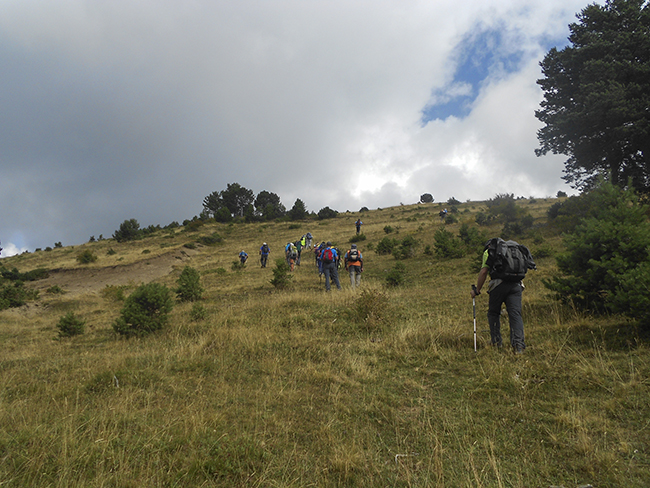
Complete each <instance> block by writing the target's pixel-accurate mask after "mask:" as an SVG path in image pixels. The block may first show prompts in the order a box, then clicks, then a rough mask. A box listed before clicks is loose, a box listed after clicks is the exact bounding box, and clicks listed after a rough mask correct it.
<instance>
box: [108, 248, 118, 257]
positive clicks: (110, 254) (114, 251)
mask: <svg viewBox="0 0 650 488" xmlns="http://www.w3.org/2000/svg"><path fill="white" fill-rule="evenodd" d="M106 254H107V255H108V256H114V255H116V254H117V251H116V250H115V249H113V248H112V247H111V248H109V250H108V251H106Z"/></svg>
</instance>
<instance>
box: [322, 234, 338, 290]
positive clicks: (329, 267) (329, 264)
mask: <svg viewBox="0 0 650 488" xmlns="http://www.w3.org/2000/svg"><path fill="white" fill-rule="evenodd" d="M320 260H321V263H322V266H323V274H324V275H325V291H330V277H331V278H332V281H334V284H335V285H336V288H338V289H339V290H340V289H341V283H340V282H339V272H338V271H337V269H336V262H337V260H338V255H337V253H336V249H334V248H332V243H331V242H328V243H327V244H325V248H324V249H323V251H322V252H321V255H320Z"/></svg>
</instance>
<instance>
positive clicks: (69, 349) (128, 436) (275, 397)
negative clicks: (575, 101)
mask: <svg viewBox="0 0 650 488" xmlns="http://www.w3.org/2000/svg"><path fill="white" fill-rule="evenodd" d="M552 203H553V200H548V201H537V202H535V201H527V200H521V201H518V202H517V204H518V205H519V206H520V207H522V208H523V209H524V210H526V211H528V212H529V213H530V214H531V215H532V216H533V217H534V226H533V229H531V230H530V231H528V232H527V233H526V234H525V235H523V236H521V237H518V240H520V241H521V242H523V243H525V244H527V245H529V247H531V249H532V251H533V254H534V255H535V254H536V252H537V251H539V252H538V255H540V256H542V255H543V256H549V257H540V258H537V259H536V261H537V264H538V268H539V270H538V271H537V272H531V273H529V276H528V277H527V279H526V285H527V286H526V291H525V294H524V295H525V297H524V320H525V324H526V336H527V345H528V348H527V350H526V354H525V355H524V356H523V357H515V356H514V355H512V354H511V353H510V352H509V351H502V352H501V351H497V350H492V349H491V348H490V347H488V344H489V332H488V330H487V322H486V319H485V313H486V307H487V299H486V297H484V296H481V297H479V298H478V299H477V325H478V342H479V350H478V352H477V353H475V352H474V349H473V316H472V301H471V299H470V298H469V288H470V285H471V284H472V283H473V282H474V280H475V276H476V275H475V271H474V270H473V269H472V263H473V262H474V261H475V259H476V254H477V253H474V252H473V253H470V254H468V255H466V256H465V257H463V258H458V259H442V258H439V257H437V256H436V255H435V253H432V254H426V253H425V252H424V251H425V249H426V246H427V245H430V246H432V247H433V244H434V234H435V233H436V232H437V231H439V230H442V229H444V230H448V231H450V232H451V233H453V234H454V235H457V234H458V232H459V229H460V226H461V225H462V224H467V225H468V226H470V227H472V228H476V224H475V219H476V215H477V214H478V212H481V211H483V212H485V210H486V209H485V206H484V204H482V203H480V202H468V203H463V204H461V205H458V206H457V210H458V212H457V213H455V214H454V215H455V216H457V218H458V220H459V221H458V223H455V224H445V223H442V222H440V219H439V217H438V211H439V209H440V208H441V207H440V206H439V205H437V204H427V205H412V206H400V207H393V208H388V209H382V210H373V211H370V212H364V213H362V214H358V213H346V214H341V215H339V217H338V218H336V219H331V220H325V221H305V222H299V223H291V222H278V223H264V224H233V225H222V224H216V223H211V224H206V225H204V226H202V227H199V228H198V229H195V230H194V231H191V232H190V231H188V230H187V229H176V230H173V231H160V232H159V233H158V234H157V235H153V236H151V237H148V238H146V239H143V240H140V241H134V242H129V243H122V244H119V243H116V242H114V241H112V240H106V241H99V242H93V243H87V244H84V245H82V246H76V247H75V248H62V249H54V250H52V251H50V252H38V253H33V254H26V255H21V256H16V257H12V258H7V259H3V260H2V264H3V265H5V266H6V267H14V266H15V267H17V268H18V269H19V270H20V271H21V272H25V271H29V270H33V269H37V268H41V267H46V268H48V269H51V270H56V271H52V272H51V273H50V277H49V278H47V279H46V280H43V281H40V282H39V281H35V282H33V283H31V284H30V286H33V287H36V288H37V289H39V290H40V298H39V299H38V300H37V301H35V302H30V305H28V306H26V307H22V308H20V309H12V310H5V311H2V312H0V344H2V345H1V346H0V347H1V348H2V351H1V352H0V357H2V361H1V363H0V366H1V368H0V381H1V386H2V388H1V390H0V391H1V393H0V395H1V397H0V398H1V399H2V410H1V412H2V416H1V417H0V479H2V480H3V482H4V484H5V485H6V486H66V487H69V486H107V485H109V486H180V485H182V486H296V487H298V486H300V487H302V486H454V487H456V486H459V487H462V486H467V487H470V486H472V487H475V486H480V487H492V486H495V487H502V486H521V487H529V486H551V485H553V486H560V485H562V486H566V487H571V486H578V485H585V484H587V483H591V484H592V485H593V486H599V487H603V486H631V487H635V486H637V487H641V486H646V482H647V479H650V452H649V449H650V445H649V439H650V436H649V435H648V429H649V426H648V421H647V419H648V418H650V407H649V404H650V402H648V399H649V397H648V393H649V392H648V387H649V382H648V378H649V377H650V364H649V359H648V357H649V356H648V348H647V343H646V342H644V341H643V340H640V338H639V336H638V335H637V334H636V332H635V331H634V329H633V327H630V325H629V324H628V323H627V322H626V321H625V320H624V319H621V318H618V317H602V318H593V317H588V316H583V315H581V314H580V313H578V312H576V311H575V310H572V309H569V308H565V307H562V306H560V305H559V304H558V303H556V302H554V301H552V300H551V299H550V298H549V297H548V296H547V293H546V291H545V289H544V287H543V285H542V283H541V279H542V278H544V277H548V276H551V274H552V273H553V270H554V260H553V259H552V257H550V256H552V254H553V252H555V251H557V250H558V249H559V248H560V245H561V244H560V238H559V236H558V235H557V233H556V232H554V231H553V229H551V228H550V227H549V226H548V225H546V217H545V215H546V209H547V208H548V207H549V206H550V205H551V204H552ZM359 217H361V219H362V220H363V221H364V225H363V227H362V232H363V234H364V236H365V237H366V239H365V240H361V241H359V243H358V244H359V247H360V249H361V250H362V252H363V253H364V261H365V271H364V276H363V281H362V289H361V290H360V291H357V292H352V291H351V290H350V289H349V284H348V278H347V276H346V275H345V273H342V275H341V282H342V285H343V287H344V290H343V291H342V292H332V293H330V294H325V293H324V284H323V283H322V281H321V279H320V278H319V276H318V273H317V272H316V269H315V267H314V264H313V258H312V257H311V255H310V254H309V253H307V254H305V255H303V258H302V264H301V266H300V267H298V268H297V269H296V271H295V272H294V273H293V274H292V276H293V278H292V285H291V287H290V288H289V289H287V290H276V289H275V288H274V287H273V286H272V285H271V284H270V283H269V280H270V279H271V277H272V270H273V268H274V259H275V258H278V257H281V256H282V253H281V250H282V248H283V247H284V245H285V244H286V243H287V242H288V241H289V240H295V239H297V238H299V237H300V236H301V235H302V234H304V233H306V232H311V233H312V234H313V235H314V237H315V239H316V241H320V240H331V241H332V242H334V243H336V244H338V245H339V246H340V247H341V248H343V249H347V247H348V246H349V240H350V239H351V238H352V237H354V235H355V228H354V221H355V220H356V219H357V218H359ZM391 229H392V231H391ZM500 229H501V224H493V225H492V226H487V227H481V228H478V230H481V231H483V230H485V232H486V235H489V236H493V235H498V233H499V232H500ZM388 231H390V232H388ZM215 234H216V235H217V236H218V237H220V238H221V242H220V244H217V245H215V246H207V245H203V244H200V243H197V241H199V242H201V241H202V239H201V238H202V237H216V236H215ZM407 236H412V237H413V238H414V239H415V240H416V241H417V245H416V247H415V255H414V256H413V257H410V258H408V259H403V260H401V261H400V262H401V263H402V264H404V270H403V271H401V272H400V273H401V275H402V276H403V277H404V280H405V282H404V284H403V285H402V286H399V287H396V288H387V287H386V286H385V278H386V275H387V273H388V272H390V271H391V270H392V269H393V268H394V266H395V263H396V262H397V261H396V260H395V258H394V257H393V256H392V255H380V254H378V253H376V252H375V251H374V250H375V249H376V248H377V245H378V244H379V242H380V241H381V240H382V239H384V238H386V237H388V238H390V239H395V240H397V241H402V240H403V239H404V238H405V237H407ZM213 240H215V239H213ZM203 241H205V240H203ZM263 241H266V242H268V243H269V244H270V246H271V250H272V254H271V258H272V259H271V260H270V261H269V267H268V268H264V269H262V268H260V267H259V266H258V265H257V261H256V257H257V250H258V249H259V247H260V245H261V243H262V242H263ZM241 249H245V250H246V251H247V252H248V253H249V254H250V256H251V258H250V260H249V263H248V265H247V267H246V268H245V269H244V270H241V271H235V270H233V267H232V264H233V262H235V261H236V260H237V254H238V252H239V251H240V250H241ZM84 250H91V251H92V252H93V253H94V254H95V255H97V256H98V260H97V261H96V262H95V263H92V264H89V265H80V264H79V263H78V262H77V260H76V256H77V255H78V253H79V252H81V251H84ZM186 265H190V266H192V267H194V268H196V269H197V270H199V271H200V272H201V280H202V284H203V286H204V287H205V294H204V299H203V300H202V301H201V302H200V303H199V304H198V305H195V304H188V303H178V304H177V305H176V307H175V308H174V310H173V312H172V314H171V316H172V320H171V324H170V325H169V327H168V328H166V329H165V330H164V331H163V332H162V333H159V334H154V335H152V336H149V337H146V338H142V339H130V340H125V339H122V338H120V337H118V336H116V335H115V334H114V332H113V330H112V323H113V321H114V320H115V319H116V318H117V317H118V315H119V312H120V309H121V306H122V303H123V302H122V299H121V297H122V296H123V295H128V293H129V292H130V291H131V290H133V289H134V288H135V286H136V285H137V284H138V283H141V282H148V281H150V280H154V281H158V282H161V283H164V284H166V285H168V286H170V287H174V286H176V280H177V278H178V276H179V274H180V272H181V270H182V268H183V267H184V266H186ZM55 285H56V287H55V288H53V287H54V286H55ZM57 287H58V288H57ZM48 290H50V292H48ZM60 290H62V291H63V292H65V293H53V292H52V291H60ZM197 307H198V308H197ZM197 310H198V311H199V312H201V313H196V311H197ZM68 311H74V312H75V313H76V314H77V315H78V316H80V317H82V318H83V319H84V320H86V324H87V328H86V333H85V334H83V335H81V336H77V337H74V338H71V339H58V338H57V329H56V323H57V321H58V319H59V318H60V317H61V316H62V315H63V314H65V313H66V312H68ZM504 319H505V317H504ZM505 322H507V320H506V321H505ZM504 329H505V330H504V332H506V330H507V323H506V324H504Z"/></svg>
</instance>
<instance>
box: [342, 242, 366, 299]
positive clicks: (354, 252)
mask: <svg viewBox="0 0 650 488" xmlns="http://www.w3.org/2000/svg"><path fill="white" fill-rule="evenodd" d="M344 261H345V270H346V271H348V272H349V273H350V284H351V285H352V289H353V290H354V288H355V287H357V286H360V285H361V273H362V272H363V256H362V255H361V251H359V250H358V249H357V245H356V244H352V246H351V248H350V250H349V251H348V252H346V253H345V260H344Z"/></svg>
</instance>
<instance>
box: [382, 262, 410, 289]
mask: <svg viewBox="0 0 650 488" xmlns="http://www.w3.org/2000/svg"><path fill="white" fill-rule="evenodd" d="M405 273H406V266H404V264H403V263H400V262H399V261H398V262H397V263H395V266H393V269H391V270H390V271H389V272H388V274H387V275H386V284H387V285H388V286H390V287H395V286H400V285H402V284H404V281H405V279H406V278H405V276H404V275H405Z"/></svg>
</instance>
